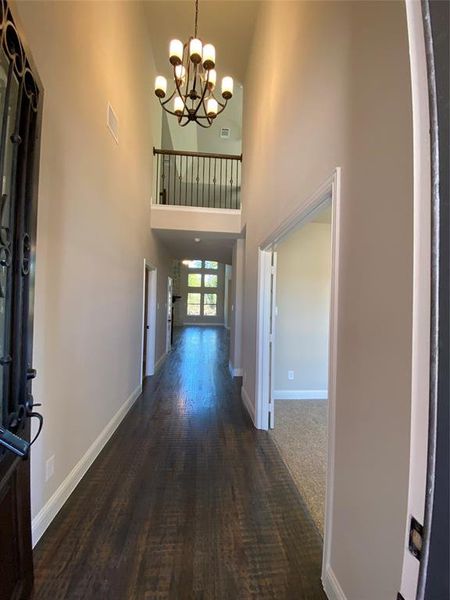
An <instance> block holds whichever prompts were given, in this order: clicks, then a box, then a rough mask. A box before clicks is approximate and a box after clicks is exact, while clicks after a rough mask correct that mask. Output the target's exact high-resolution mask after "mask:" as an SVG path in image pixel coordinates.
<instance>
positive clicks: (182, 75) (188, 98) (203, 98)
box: [155, 0, 233, 128]
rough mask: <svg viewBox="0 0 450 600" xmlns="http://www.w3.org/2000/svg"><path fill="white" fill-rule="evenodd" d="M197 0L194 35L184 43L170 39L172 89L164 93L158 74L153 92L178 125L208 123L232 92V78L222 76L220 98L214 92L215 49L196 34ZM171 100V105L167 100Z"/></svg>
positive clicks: (206, 125)
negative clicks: (173, 85) (170, 106)
mask: <svg viewBox="0 0 450 600" xmlns="http://www.w3.org/2000/svg"><path fill="white" fill-rule="evenodd" d="M197 30H198V0H195V24H194V35H193V36H191V37H190V38H189V40H188V42H187V43H185V44H183V43H182V42H181V41H180V40H172V41H171V42H170V49H169V62H170V64H171V65H172V70H173V82H174V84H175V87H174V90H173V92H172V93H171V94H170V95H169V97H168V98H166V95H167V80H166V78H165V77H162V76H161V75H159V76H158V77H157V78H156V80H155V94H156V96H157V97H158V98H159V102H160V104H161V106H162V107H163V109H164V110H165V111H166V112H168V113H169V114H171V115H173V116H175V117H177V119H178V123H179V124H180V125H181V127H186V125H187V124H188V123H191V122H195V123H197V124H198V125H200V126H201V127H205V128H207V127H211V125H212V124H213V122H214V119H215V118H216V117H217V116H218V115H220V113H222V112H223V111H224V110H225V108H226V106H227V103H228V100H230V99H231V98H232V96H233V79H232V78H231V77H224V78H223V79H222V90H221V99H219V98H218V96H216V94H215V88H216V82H217V73H216V70H215V68H214V67H215V66H216V50H215V48H214V46H213V45H212V44H203V43H202V41H201V40H200V39H199V38H198V37H197ZM172 100H173V109H172V110H171V109H170V108H169V102H171V101H172Z"/></svg>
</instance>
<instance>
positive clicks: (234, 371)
mask: <svg viewBox="0 0 450 600" xmlns="http://www.w3.org/2000/svg"><path fill="white" fill-rule="evenodd" d="M228 369H229V371H230V373H231V377H242V374H243V369H239V368H236V367H233V365H232V364H231V360H230V361H229V362H228Z"/></svg>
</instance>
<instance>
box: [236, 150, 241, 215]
mask: <svg viewBox="0 0 450 600" xmlns="http://www.w3.org/2000/svg"><path fill="white" fill-rule="evenodd" d="M236 162H237V167H238V184H239V187H238V190H237V194H236V208H240V207H241V161H240V160H238V161H236Z"/></svg>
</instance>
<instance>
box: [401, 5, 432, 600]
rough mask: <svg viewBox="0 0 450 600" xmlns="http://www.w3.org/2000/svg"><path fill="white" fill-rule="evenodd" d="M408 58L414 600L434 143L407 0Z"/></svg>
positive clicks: (424, 445) (422, 60)
mask: <svg viewBox="0 0 450 600" xmlns="http://www.w3.org/2000/svg"><path fill="white" fill-rule="evenodd" d="M406 17H407V22H408V40H409V55H410V65H411V92H412V94H411V95H412V117H413V160H414V249H413V257H414V258H413V316H412V369H411V374H412V379H411V440H410V460H409V485H408V505H407V510H406V514H405V538H404V540H405V541H404V546H403V568H402V578H401V585H400V592H401V594H402V596H403V597H404V598H405V600H415V598H416V595H417V592H418V581H419V568H420V562H419V561H418V560H417V559H416V558H415V557H414V556H413V555H412V554H411V552H410V551H409V548H408V541H409V529H410V520H411V516H414V517H415V518H416V519H417V520H418V521H419V522H420V523H424V519H425V498H426V493H427V460H428V426H429V405H430V331H431V320H430V315H431V212H432V209H431V145H430V106H429V97H428V94H429V87H428V74H427V61H426V52H425V38H424V26H423V16H422V3H420V2H414V0H407V2H406Z"/></svg>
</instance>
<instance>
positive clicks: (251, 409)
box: [241, 386, 255, 424]
mask: <svg viewBox="0 0 450 600" xmlns="http://www.w3.org/2000/svg"><path fill="white" fill-rule="evenodd" d="M241 398H242V402H243V403H244V406H245V408H246V410H247V412H248V414H249V415H250V418H251V420H252V422H253V424H255V407H254V406H253V404H252V402H251V400H250V396H249V395H248V393H247V390H246V389H245V387H244V386H242V387H241Z"/></svg>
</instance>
